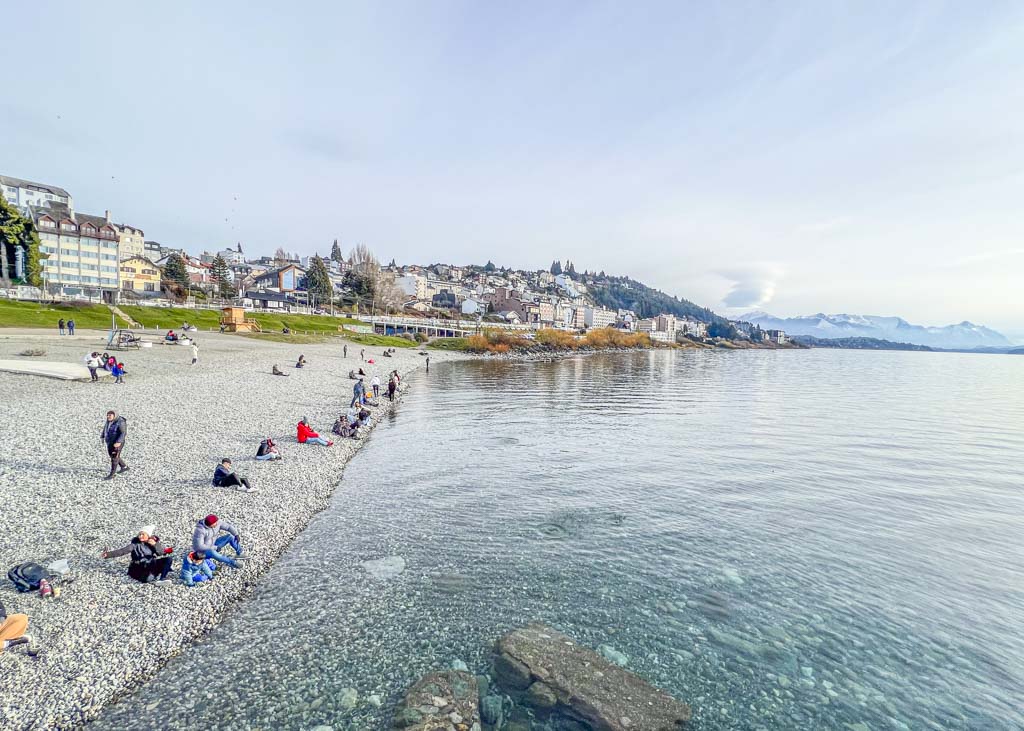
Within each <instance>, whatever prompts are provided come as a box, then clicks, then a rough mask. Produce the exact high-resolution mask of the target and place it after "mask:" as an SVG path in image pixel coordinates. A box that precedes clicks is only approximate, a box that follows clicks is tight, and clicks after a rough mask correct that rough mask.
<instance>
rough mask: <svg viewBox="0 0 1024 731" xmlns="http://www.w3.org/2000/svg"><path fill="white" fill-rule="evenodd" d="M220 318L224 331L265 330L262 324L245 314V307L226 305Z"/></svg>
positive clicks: (252, 331)
mask: <svg viewBox="0 0 1024 731" xmlns="http://www.w3.org/2000/svg"><path fill="white" fill-rule="evenodd" d="M223 312H224V314H223V315H222V316H221V318H220V326H221V328H222V329H223V330H224V332H230V333H258V332H263V328H262V327H260V324H259V323H258V322H257V321H256V320H254V319H252V318H251V317H246V316H245V308H244V307H225V308H224V310H223Z"/></svg>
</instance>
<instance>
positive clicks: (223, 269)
mask: <svg viewBox="0 0 1024 731" xmlns="http://www.w3.org/2000/svg"><path fill="white" fill-rule="evenodd" d="M210 276H211V278H212V279H213V281H214V282H215V283H216V285H217V293H218V294H219V295H220V296H221V297H224V298H228V297H234V296H235V288H234V286H233V285H232V284H231V280H230V278H229V276H230V275H229V274H228V263H227V262H226V261H224V257H223V256H221V255H220V254H217V258H216V259H214V260H213V271H212V272H211V274H210Z"/></svg>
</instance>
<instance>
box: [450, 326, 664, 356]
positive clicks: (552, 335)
mask: <svg viewBox="0 0 1024 731" xmlns="http://www.w3.org/2000/svg"><path fill="white" fill-rule="evenodd" d="M538 346H540V347H541V348H547V349H548V350H562V351H564V350H579V349H580V348H584V349H593V350H599V349H608V348H649V347H651V339H650V337H649V336H648V335H647V334H646V333H632V332H624V331H622V330H616V329H614V328H610V327H608V328H599V329H597V330H591V331H590V332H588V333H587V334H586V335H584V336H582V337H577V336H576V335H574V334H573V333H572V332H569V331H567V330H555V329H553V328H542V329H540V330H538V331H537V332H536V333H535V334H534V338H533V340H529V339H527V338H524V337H521V336H519V335H516V334H514V333H511V332H507V331H503V330H487V331H486V332H484V333H482V334H480V335H471V336H470V337H468V338H467V339H466V349H467V350H469V351H470V352H473V353H497V354H502V353H509V352H513V351H520V350H531V349H534V348H537V347H538Z"/></svg>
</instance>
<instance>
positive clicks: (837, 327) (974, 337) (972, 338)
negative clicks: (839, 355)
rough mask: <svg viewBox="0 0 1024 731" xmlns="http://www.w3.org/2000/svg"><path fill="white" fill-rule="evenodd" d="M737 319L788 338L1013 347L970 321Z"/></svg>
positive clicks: (873, 317) (829, 317) (959, 347)
mask: <svg viewBox="0 0 1024 731" xmlns="http://www.w3.org/2000/svg"><path fill="white" fill-rule="evenodd" d="M736 319H737V320H740V321H746V322H749V323H752V324H754V325H758V326H760V327H761V329H762V330H785V331H786V334H787V335H810V336H813V337H815V338H850V337H862V338H877V339H879V340H889V341H892V342H894V343H913V344H915V345H927V346H928V347H931V348H949V349H954V350H971V349H973V348H1006V347H1012V346H1013V343H1011V342H1010V341H1009V340H1008V339H1007V338H1006V336H1005V335H1003V334H1002V333H999V332H996V331H995V330H992V329H991V328H987V327H984V326H983V325H975V324H973V323H970V322H967V321H966V320H965V321H964V322H961V323H959V324H958V325H945V326H943V327H927V326H924V325H912V324H910V323H909V322H907V321H906V320H904V319H903V318H900V317H878V316H876V315H825V314H822V313H818V314H817V315H806V316H802V317H775V316H774V315H769V314H768V313H767V312H748V313H747V314H746V315H743V316H742V317H738V318H736Z"/></svg>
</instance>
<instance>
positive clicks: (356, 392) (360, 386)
mask: <svg viewBox="0 0 1024 731" xmlns="http://www.w3.org/2000/svg"><path fill="white" fill-rule="evenodd" d="M364 393H366V384H364V383H363V382H362V381H361V380H359V381H356V383H355V385H354V386H352V395H353V396H356V397H360V396H362V395H363V394H364Z"/></svg>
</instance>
